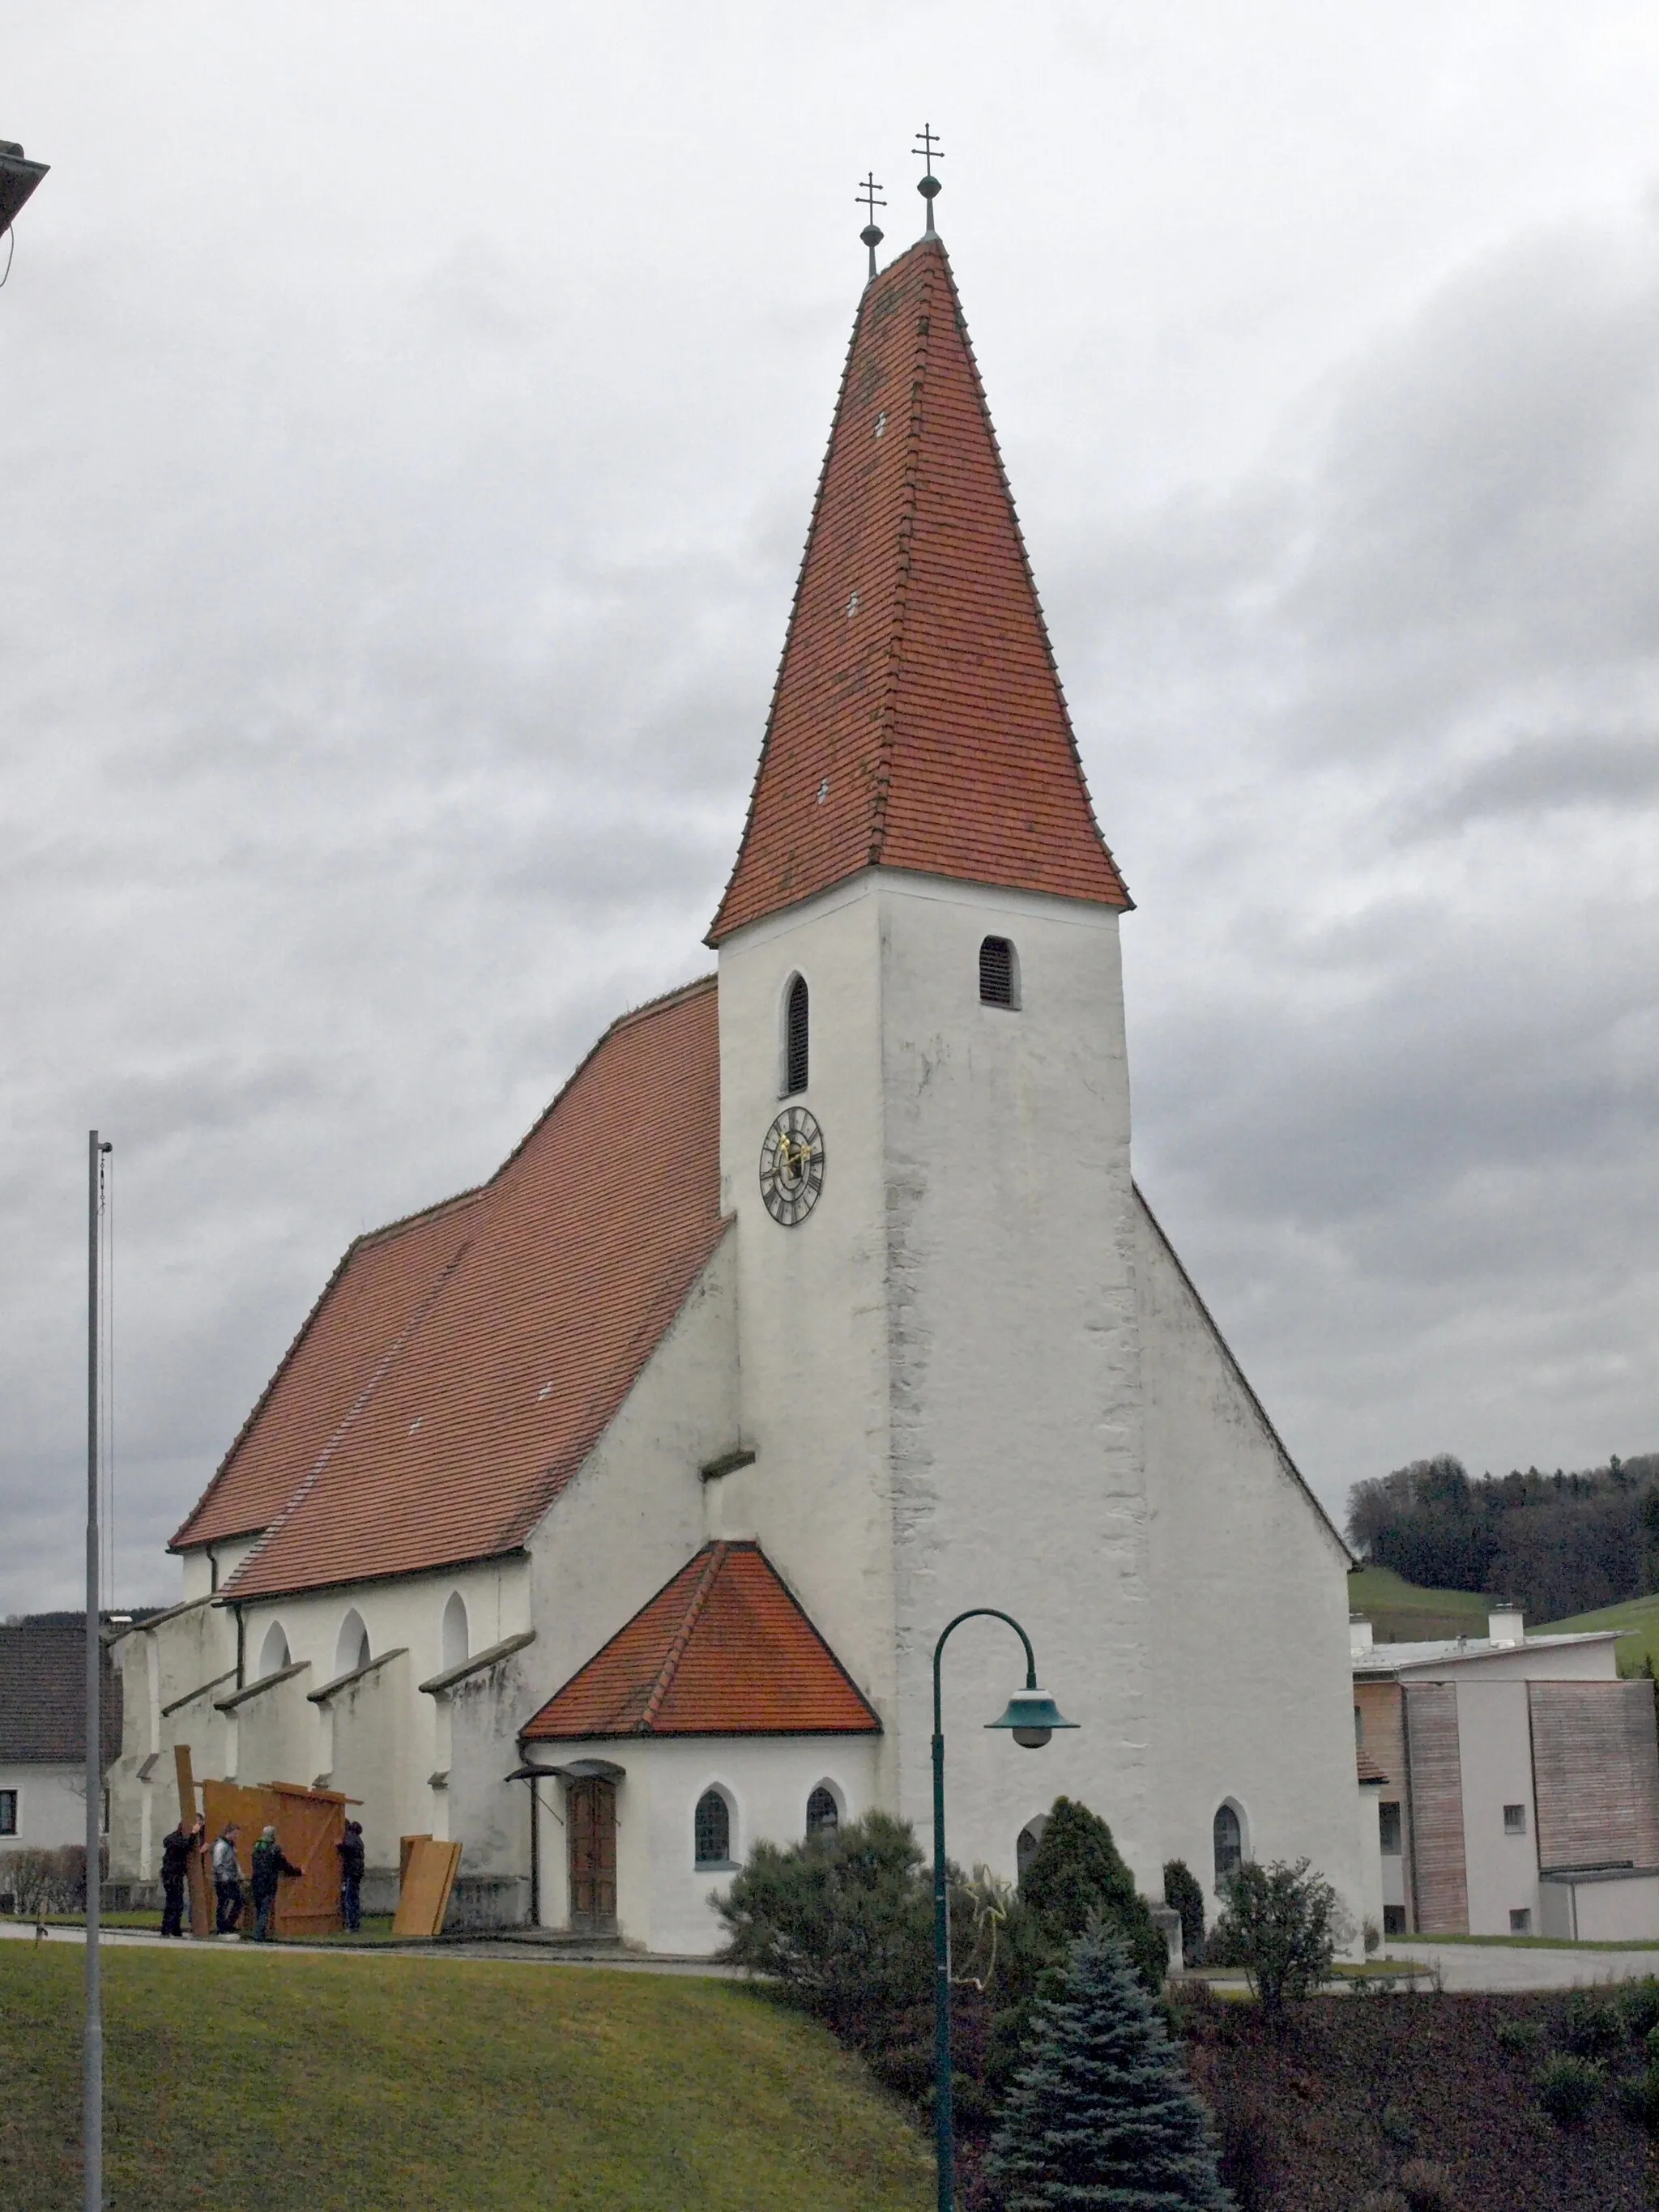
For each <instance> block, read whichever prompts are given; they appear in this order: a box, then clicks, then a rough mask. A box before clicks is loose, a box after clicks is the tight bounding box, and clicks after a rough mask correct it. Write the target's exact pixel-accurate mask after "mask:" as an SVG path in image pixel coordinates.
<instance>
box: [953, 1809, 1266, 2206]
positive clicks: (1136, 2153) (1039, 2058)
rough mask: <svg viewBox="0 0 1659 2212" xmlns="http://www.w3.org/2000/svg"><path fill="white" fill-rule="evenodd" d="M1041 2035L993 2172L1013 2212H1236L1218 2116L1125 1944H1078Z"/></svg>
mask: <svg viewBox="0 0 1659 2212" xmlns="http://www.w3.org/2000/svg"><path fill="white" fill-rule="evenodd" d="M1045 1840H1046V1839H1045ZM1031 2029H1032V2036H1031V2046H1030V2063H1029V2064H1027V2065H1026V2066H1024V2068H1022V2069H1021V2071H1020V2073H1019V2074H1018V2076H1017V2077H1016V2080H1015V2082H1014V2086H1013V2087H1012V2090H1011V2091H1010V2093H1009V2096H1008V2102H1007V2106H1006V2111H1005V2112H1004V2116H1003V2121H1002V2125H1001V2126H1000V2129H999V2130H998V2131H997V2136H996V2140H995V2142H994V2144H993V2146H992V2151H991V2156H990V2158H989V2160H987V2169H986V2170H987V2176H988V2177H989V2179H991V2181H992V2182H993V2184H994V2185H995V2186H997V2187H998V2188H1000V2191H1001V2193H1002V2201H1003V2203H1004V2204H1005V2205H1006V2208H1007V2212H1051V2209H1052V2212H1059V2208H1060V2207H1071V2206H1076V2205H1079V2204H1083V2203H1088V2204H1093V2205H1098V2206H1101V2207H1109V2206H1111V2205H1113V2204H1118V2205H1122V2206H1130V2205H1135V2206H1146V2207H1151V2206H1154V2205H1155V2206H1158V2207H1160V2208H1164V2207H1167V2208H1168V2212H1182V2208H1186V2207H1191V2208H1193V2209H1194V2212H1231V2200H1230V2198H1229V2197H1228V2195H1227V2192H1226V2191H1225V2190H1224V2189H1223V2187H1222V2185H1221V2183H1220V2180H1219V2179H1218V2174H1217V2172H1216V2145H1215V2141H1214V2138H1213V2136H1212V2132H1211V2128H1210V2121H1209V2116H1208V2114H1207V2113H1206V2111H1205V2109H1204V2107H1203V2106H1202V2105H1201V2104H1200V2102H1199V2100H1198V2098H1197V2097H1196V2096H1195V2095H1194V2092H1193V2089H1192V2087H1191V2085H1190V2084H1189V2083H1188V2081H1187V2078H1186V2075H1185V2073H1184V2070H1183V2069H1182V2064H1181V2059H1180V2056H1179V2053H1178V2052H1177V2051H1176V2046H1175V2045H1174V2044H1172V2043H1171V2042H1170V2038H1169V2033H1168V2031H1167V2030H1166V2029H1165V2027H1164V2020H1163V2015H1162V2014H1161V2012H1160V2010H1159V2008H1158V2006H1157V2005H1156V2004H1154V2002H1153V2001H1152V1998H1151V1997H1150V1996H1148V1995H1147V1993H1146V1989H1145V1987H1144V1986H1143V1985H1142V1983H1141V1980H1140V1978H1139V1972H1138V1970H1137V1969H1136V1968H1135V1967H1134V1966H1133V1964H1132V1962H1131V1960H1130V1956H1129V1953H1128V1949H1127V1946H1126V1945H1125V1944H1124V1943H1123V1942H1121V1940H1119V1939H1118V1938H1116V1937H1115V1936H1110V1935H1108V1934H1106V1933H1105V1932H1104V1931H1103V1930H1098V1929H1097V1930H1095V1931H1092V1932H1091V1933H1090V1934H1088V1935H1085V1936H1082V1937H1080V1938H1079V1941H1078V1942H1076V1943H1075V1944H1074V1945H1073V1948H1072V1952H1071V1955H1070V1957H1069V1959H1068V1960H1067V1961H1066V1966H1065V1967H1064V1968H1063V1969H1062V1971H1061V1972H1060V1977H1059V1986H1058V1989H1057V1991H1056V1994H1055V1995H1054V1996H1052V1997H1050V1998H1046V1999H1044V2000H1043V2001H1042V2002H1040V2003H1039V2004H1038V2005H1037V2006H1036V2008H1035V2010H1034V2011H1033V2014H1032V2018H1031Z"/></svg>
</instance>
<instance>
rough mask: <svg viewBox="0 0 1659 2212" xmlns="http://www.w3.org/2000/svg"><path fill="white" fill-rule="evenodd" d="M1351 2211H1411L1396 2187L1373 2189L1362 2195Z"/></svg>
mask: <svg viewBox="0 0 1659 2212" xmlns="http://www.w3.org/2000/svg"><path fill="white" fill-rule="evenodd" d="M1353 2212H1412V2209H1411V2206H1410V2205H1409V2204H1407V2202H1406V2200H1405V2198H1404V2197H1402V2196H1401V2194H1400V2191H1398V2190H1397V2189H1373V2190H1370V2191H1368V2192H1367V2193H1366V2195H1364V2197H1361V2198H1360V2200H1359V2202H1358V2204H1356V2205H1355V2206H1354V2208H1353Z"/></svg>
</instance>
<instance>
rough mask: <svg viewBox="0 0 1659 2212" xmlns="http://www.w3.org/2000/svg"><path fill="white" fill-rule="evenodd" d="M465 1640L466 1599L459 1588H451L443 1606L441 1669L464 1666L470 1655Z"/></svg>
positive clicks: (446, 1671)
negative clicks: (447, 1600)
mask: <svg viewBox="0 0 1659 2212" xmlns="http://www.w3.org/2000/svg"><path fill="white" fill-rule="evenodd" d="M471 1656H472V1655H471V1650H470V1648H469V1646H468V1642H467V1619H466V1600H465V1598H464V1597H463V1596H462V1595H461V1594H460V1592H459V1590H451V1592H450V1593H449V1603H448V1604H447V1606H446V1607H444V1628H443V1662H444V1663H443V1671H444V1673H445V1674H447V1673H448V1672H449V1670H450V1668H452V1667H465V1664H466V1662H467V1661H468V1659H469V1658H471Z"/></svg>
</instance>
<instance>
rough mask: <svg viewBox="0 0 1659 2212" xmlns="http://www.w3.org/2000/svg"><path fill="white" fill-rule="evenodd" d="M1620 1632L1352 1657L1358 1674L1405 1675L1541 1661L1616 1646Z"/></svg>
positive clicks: (1370, 1651) (1471, 1639) (1385, 1647)
mask: <svg viewBox="0 0 1659 2212" xmlns="http://www.w3.org/2000/svg"><path fill="white" fill-rule="evenodd" d="M1618 1636H1619V1631H1618V1630H1617V1629H1616V1628H1586V1629H1582V1630H1580V1631H1578V1632H1577V1633H1576V1634H1574V1635H1571V1636H1523V1637H1521V1638H1516V1640H1514V1641H1508V1640H1505V1639H1504V1638H1497V1639H1494V1638H1492V1637H1489V1636H1450V1637H1438V1638H1435V1640H1434V1641H1433V1642H1432V1643H1427V1644H1367V1645H1366V1646H1365V1648H1364V1650H1363V1651H1354V1652H1352V1653H1350V1655H1349V1657H1350V1660H1351V1662H1352V1668H1353V1671H1354V1673H1355V1674H1407V1673H1409V1672H1410V1671H1411V1669H1412V1668H1416V1667H1456V1666H1463V1665H1468V1664H1469V1663H1471V1662H1475V1661H1478V1660H1482V1659H1516V1658H1524V1657H1526V1656H1527V1655H1528V1653H1536V1654H1538V1655H1539V1656H1541V1657H1542V1656H1547V1654H1548V1653H1550V1652H1552V1651H1563V1650H1566V1649H1567V1648H1568V1646H1569V1645H1571V1644H1612V1643H1614V1642H1616V1641H1617V1638H1618Z"/></svg>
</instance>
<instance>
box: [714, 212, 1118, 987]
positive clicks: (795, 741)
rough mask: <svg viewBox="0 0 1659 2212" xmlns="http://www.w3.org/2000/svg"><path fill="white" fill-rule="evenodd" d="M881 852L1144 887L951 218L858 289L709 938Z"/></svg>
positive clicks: (1049, 879)
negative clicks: (1079, 721)
mask: <svg viewBox="0 0 1659 2212" xmlns="http://www.w3.org/2000/svg"><path fill="white" fill-rule="evenodd" d="M867 867H888V868H907V869H914V870H916V871H918V872H921V873H922V874H925V875H932V876H949V877H952V878H956V879H957V880H958V881H962V882H966V883H975V884H997V885H1000V886H1002V887H1004V888H1006V889H1016V890H1032V891H1048V892H1051V893H1053V894H1054V895H1055V896H1058V897H1061V898H1076V899H1088V900H1091V901H1093V902H1095V903H1096V904H1097V905H1102V906H1115V907H1127V906H1129V905H1131V904H1132V903H1133V902H1132V901H1131V899H1130V897H1129V895H1128V893H1127V890H1125V889H1124V886H1123V881H1122V878H1121V876H1120V875H1119V874H1118V872H1117V869H1116V867H1115V865H1114V864H1113V860H1112V856H1111V854H1109V852H1108V850H1107V849H1106V846H1105V843H1104V842H1103V839H1102V837H1101V835H1100V830H1099V829H1098V827H1097V823H1096V822H1095V817H1094V811H1093V809H1092V808H1091V805H1090V803H1089V793H1088V789H1087V787H1086V786H1085V782H1084V780H1083V769H1082V764H1081V763H1080V762H1079V758H1078V751H1077V743H1076V740H1075V738H1073V734H1072V726H1071V722H1070V720H1069V718H1068V716H1067V714H1066V702H1065V700H1064V697H1063V696H1062V695H1061V692H1060V678H1059V675H1058V674H1057V672H1056V671H1055V668H1054V655H1053V653H1052V652H1051V650H1050V648H1049V645H1048V631H1047V629H1045V628H1044V625H1043V621H1042V610H1041V609H1040V608H1039V606H1038V605H1037V597H1036V586H1035V585H1034V584H1033V582H1032V580H1031V572H1030V564H1029V562H1027V560H1026V557H1025V547H1024V541H1023V539H1022V538H1021V537H1020V533H1019V525H1018V522H1017V521H1016V520H1015V517H1014V506H1013V500H1012V496H1011V495H1010V493H1009V489H1008V482H1007V478H1006V476H1005V475H1004V473H1003V469H1002V459H1001V456H1000V453H998V450H997V444H996V439H995V435H994V433H993V431H992V428H991V419H990V416H989V414H988V412H987V409H986V404H985V394H984V392H983V390H982V388H981V384H980V380H979V372H978V370H977V368H975V363H974V356H973V353H972V350H971V349H970V347H969V343H968V334H967V331H966V328H965V326H964V325H963V319H962V310H961V307H960V305H959V303H958V301H957V290H956V285H955V283H954V282H953V280H952V278H951V266H950V263H949V261H948V260H947V259H946V258H945V248H944V246H943V245H942V244H941V243H940V241H939V239H938V238H936V237H933V238H924V239H922V240H921V241H920V242H919V243H918V244H917V245H915V246H912V247H911V248H910V250H909V252H908V253H904V254H902V255H901V256H900V257H899V258H898V259H897V260H896V261H894V262H892V263H890V264H889V266H888V267H887V268H886V269H885V270H884V271H883V272H882V274H881V275H880V276H878V277H877V278H876V279H875V281H874V282H873V283H872V284H871V285H870V286H869V287H868V288H867V289H866V292H865V295H864V297H863V299H862V301H860V307H859V313H858V319H857V321H856V323H855V324H854V329H853V343H852V345H851V348H850V349H849V351H848V358H847V368H846V372H845V374H844V375H843V377H842V387H841V398H840V400H839V402H838V404H837V406H836V420H835V427H834V428H833V429H832V430H831V432H830V435H829V452H828V453H827V455H826V456H825V459H824V464H823V475H822V477H820V478H819V482H818V493H817V506H816V508H815V510H814V513H813V516H812V526H811V532H810V533H809V534H808V537H807V541H806V551H805V556H804V558H803V560H802V562H801V572H800V580H799V583H798V585H797V586H796V590H795V604H794V608H793V612H792V614H791V616H790V621H789V634H788V636H787V640H786V641H785V644H784V649H783V661H782V665H781V668H780V669H779V671H778V681H777V688H776V690H775V692H774V694H773V698H772V712H771V716H770V719H769V722H768V725H767V732H766V742H765V744H764V746H763V750H762V752H761V760H760V767H759V769H758V770H757V774H756V777H755V787H754V792H753V794H752V796H751V797H750V805H749V819H748V822H747V823H746V825H745V827H744V836H743V843H742V846H741V848H739V850H738V859H737V865H736V866H735V867H734V868H733V869H732V878H731V881H730V882H729V883H728V884H727V885H726V896H724V898H723V899H722V900H721V902H720V912H719V913H718V914H717V915H716V916H715V917H714V925H713V927H711V929H710V930H709V933H708V943H709V944H711V945H718V944H719V943H720V940H721V939H723V938H726V937H728V936H730V935H731V933H732V931H733V930H735V929H741V928H742V927H744V924H745V923H748V922H751V921H758V920H759V919H760V918H761V916H762V915H769V914H774V913H776V912H777V911H778V910H779V909H780V908H783V907H787V906H793V905H794V904H795V903H796V902H798V901H799V900H801V899H805V898H810V897H811V896H812V895H813V894H814V893H815V892H817V891H821V890H827V889H828V888H829V885H830V884H836V883H839V882H841V881H842V879H843V878H846V877H848V876H850V875H854V874H856V873H857V872H858V871H859V870H860V869H862V868H867Z"/></svg>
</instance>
